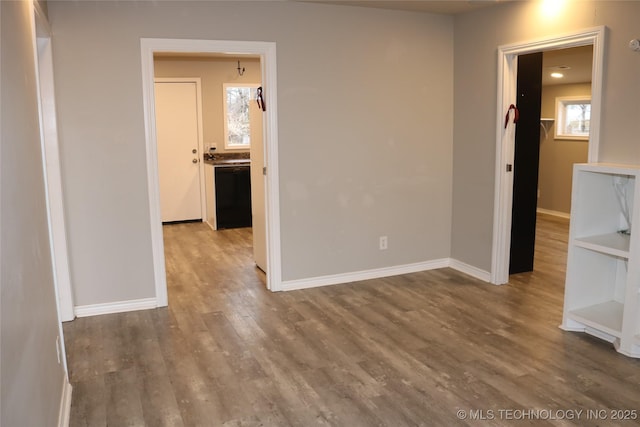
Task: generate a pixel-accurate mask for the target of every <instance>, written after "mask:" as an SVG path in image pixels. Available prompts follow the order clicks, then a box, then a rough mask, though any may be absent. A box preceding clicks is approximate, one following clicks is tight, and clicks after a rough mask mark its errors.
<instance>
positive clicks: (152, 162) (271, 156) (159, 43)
mask: <svg viewBox="0 0 640 427" xmlns="http://www.w3.org/2000/svg"><path fill="white" fill-rule="evenodd" d="M141 52H142V80H143V97H144V99H143V101H144V107H145V134H146V146H147V182H148V188H149V214H150V215H149V218H150V227H151V238H152V247H153V264H154V276H155V277H154V279H155V289H156V305H157V306H159V307H160V306H166V305H168V298H167V281H166V270H165V260H164V243H163V233H162V222H161V215H160V199H159V179H158V166H157V165H158V162H157V160H158V153H157V145H156V140H157V135H156V123H155V111H154V107H153V106H154V103H155V98H154V90H153V81H154V77H155V76H154V63H153V60H154V55H155V54H162V53H172V54H178V55H196V54H200V55H211V54H216V53H217V54H219V53H225V54H231V55H257V56H259V57H260V61H261V73H262V82H263V92H262V96H263V99H264V104H265V105H266V109H265V111H264V164H263V170H264V173H265V175H264V176H265V185H264V195H265V204H266V209H265V217H266V218H265V223H266V238H265V240H266V252H267V254H266V255H267V260H266V265H267V275H266V282H267V288H268V289H270V290H272V291H278V290H281V288H282V284H281V283H282V278H281V277H282V276H281V262H280V223H279V218H280V215H279V186H278V182H279V179H278V157H277V152H278V150H277V98H276V94H277V77H276V51H275V43H272V42H245V41H216V40H184V39H142V40H141Z"/></svg>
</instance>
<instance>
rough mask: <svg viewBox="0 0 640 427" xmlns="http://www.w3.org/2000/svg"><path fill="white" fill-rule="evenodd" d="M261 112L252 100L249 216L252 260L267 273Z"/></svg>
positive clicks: (250, 108) (250, 106)
mask: <svg viewBox="0 0 640 427" xmlns="http://www.w3.org/2000/svg"><path fill="white" fill-rule="evenodd" d="M262 114H263V112H262V110H261V109H260V108H259V107H258V104H257V102H256V101H255V99H253V100H252V101H251V102H250V103H249V123H250V126H249V129H250V130H249V132H250V139H251V148H250V152H251V153H250V156H251V215H252V225H251V226H252V228H253V259H254V260H255V262H256V265H257V266H258V268H260V269H261V270H262V271H264V272H266V271H267V230H266V224H267V220H266V217H265V199H264V193H265V184H264V175H263V173H262V168H263V167H264V166H265V164H264V141H263V138H262Z"/></svg>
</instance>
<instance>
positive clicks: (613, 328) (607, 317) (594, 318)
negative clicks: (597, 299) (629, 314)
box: [568, 301, 624, 338]
mask: <svg viewBox="0 0 640 427" xmlns="http://www.w3.org/2000/svg"><path fill="white" fill-rule="evenodd" d="M623 309H624V304H622V303H619V302H617V301H607V302H603V303H601V304H596V305H592V306H590V307H585V308H580V309H578V310H572V311H570V312H569V313H568V314H569V317H570V318H571V319H572V320H575V321H576V322H579V323H582V324H584V325H586V326H590V327H592V328H594V329H597V330H599V331H602V332H605V333H607V334H609V335H613V336H614V337H617V338H620V336H621V334H622V310H623Z"/></svg>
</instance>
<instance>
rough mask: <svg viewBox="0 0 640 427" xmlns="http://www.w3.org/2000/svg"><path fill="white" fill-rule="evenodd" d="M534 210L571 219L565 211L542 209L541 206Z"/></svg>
mask: <svg viewBox="0 0 640 427" xmlns="http://www.w3.org/2000/svg"><path fill="white" fill-rule="evenodd" d="M536 212H537V213H540V214H545V215H551V216H557V217H558V218H564V219H571V214H569V213H566V212H560V211H552V210H550V209H542V208H537V209H536Z"/></svg>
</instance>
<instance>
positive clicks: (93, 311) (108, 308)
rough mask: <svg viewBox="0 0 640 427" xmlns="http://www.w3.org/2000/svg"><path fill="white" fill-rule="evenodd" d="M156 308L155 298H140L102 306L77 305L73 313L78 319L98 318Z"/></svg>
mask: <svg viewBox="0 0 640 427" xmlns="http://www.w3.org/2000/svg"><path fill="white" fill-rule="evenodd" d="M156 307H158V304H157V301H156V299H155V298H142V299H134V300H129V301H117V302H108V303H104V304H89V305H77V306H76V307H75V308H74V312H75V313H76V316H78V317H88V316H99V315H101V314H112V313H123V312H125V311H136V310H149V309H151V308H156Z"/></svg>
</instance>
